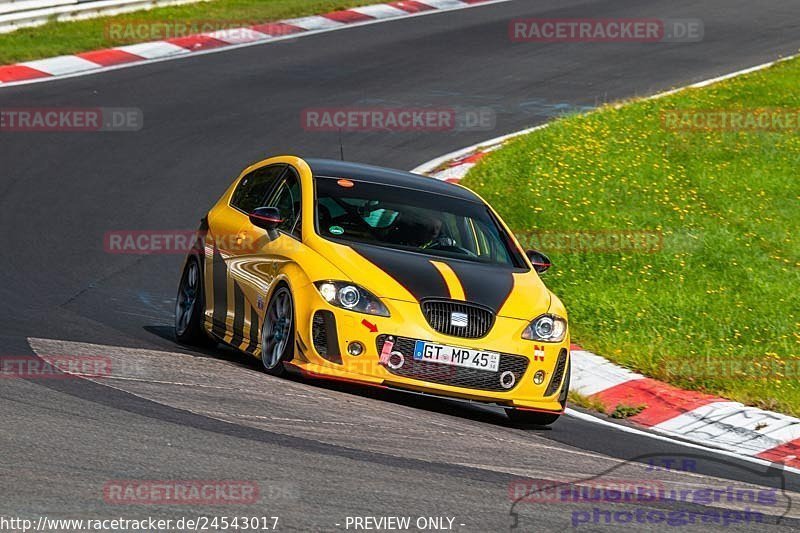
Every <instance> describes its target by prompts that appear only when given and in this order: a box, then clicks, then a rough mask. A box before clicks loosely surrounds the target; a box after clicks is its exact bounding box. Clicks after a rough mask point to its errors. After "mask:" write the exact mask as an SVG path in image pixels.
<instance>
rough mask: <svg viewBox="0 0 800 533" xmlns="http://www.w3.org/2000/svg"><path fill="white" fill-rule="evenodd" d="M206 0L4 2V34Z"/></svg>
mask: <svg viewBox="0 0 800 533" xmlns="http://www.w3.org/2000/svg"><path fill="white" fill-rule="evenodd" d="M201 1H206V0H0V33H8V32H12V31H14V30H17V29H19V28H25V27H29V26H40V25H42V24H46V23H48V22H50V21H54V20H58V21H66V20H80V19H87V18H93V17H101V16H107V15H117V14H119V13H129V12H131V11H139V10H142V9H152V8H154V7H162V6H168V5H177V4H189V3H193V2H201Z"/></svg>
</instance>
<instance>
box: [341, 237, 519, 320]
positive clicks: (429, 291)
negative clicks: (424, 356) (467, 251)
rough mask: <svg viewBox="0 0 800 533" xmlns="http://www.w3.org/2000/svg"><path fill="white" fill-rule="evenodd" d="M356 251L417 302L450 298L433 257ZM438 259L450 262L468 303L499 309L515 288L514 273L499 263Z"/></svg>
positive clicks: (379, 250) (360, 247) (366, 249)
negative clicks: (432, 260)
mask: <svg viewBox="0 0 800 533" xmlns="http://www.w3.org/2000/svg"><path fill="white" fill-rule="evenodd" d="M351 247H352V248H353V250H355V251H356V252H357V253H358V254H360V255H361V256H363V257H364V258H365V259H367V260H368V261H369V262H371V263H372V264H374V265H375V266H377V267H378V268H380V269H381V270H383V271H384V272H386V273H387V274H388V275H389V276H391V277H392V278H393V279H394V280H395V281H397V282H398V283H399V284H400V285H402V286H403V287H405V288H406V289H407V290H408V291H409V292H410V293H411V294H412V295H413V296H414V298H416V299H417V301H419V300H422V299H424V298H450V289H449V288H448V286H447V283H446V282H445V280H444V277H442V273H441V272H439V269H438V268H436V266H435V265H433V263H431V258H430V257H427V256H424V255H420V254H415V253H406V252H400V251H396V250H390V249H387V248H379V247H375V246H368V245H351ZM435 261H438V262H440V263H445V264H446V265H448V266H449V267H450V268H451V269H452V270H453V272H454V273H455V275H456V276H457V277H458V279H459V281H460V282H461V286H462V287H463V289H464V295H465V296H466V301H467V302H473V303H476V304H480V305H483V306H485V307H489V308H490V309H493V310H494V311H495V312H499V311H500V309H501V308H502V307H503V304H504V303H505V301H506V300H507V299H508V297H509V295H510V294H511V291H512V290H513V289H514V272H513V270H512V269H510V268H508V269H507V268H504V267H501V266H497V265H492V266H486V265H481V264H477V263H467V262H463V261H447V260H446V259H444V258H439V257H437V258H436V259H435Z"/></svg>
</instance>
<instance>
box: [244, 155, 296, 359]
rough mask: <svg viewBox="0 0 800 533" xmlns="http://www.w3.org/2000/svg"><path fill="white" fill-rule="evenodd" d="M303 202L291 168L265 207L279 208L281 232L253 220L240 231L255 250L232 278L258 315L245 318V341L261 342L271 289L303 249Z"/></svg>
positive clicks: (294, 173)
mask: <svg viewBox="0 0 800 533" xmlns="http://www.w3.org/2000/svg"><path fill="white" fill-rule="evenodd" d="M301 199H302V190H301V186H300V178H299V176H298V174H297V172H296V171H295V170H294V168H292V167H291V166H288V167H287V169H286V172H285V173H284V174H283V176H282V177H281V179H280V180H279V182H278V184H277V186H276V187H275V188H274V189H273V190H272V192H271V193H270V195H269V198H268V199H267V200H266V201H265V202H264V205H263V206H262V207H276V208H278V209H279V210H280V213H281V218H282V219H283V222H282V223H281V224H280V225H279V226H278V228H277V230H276V231H274V232H271V234H270V233H268V232H267V231H266V230H264V229H262V228H259V227H257V226H255V225H253V224H252V223H250V221H249V220H248V222H247V223H246V224H245V225H244V226H243V227H242V228H241V229H240V233H241V235H242V238H243V240H244V241H245V242H247V243H249V244H251V250H250V253H248V254H245V255H241V256H239V257H238V258H236V260H235V262H234V263H235V264H234V265H233V268H231V276H232V277H233V280H234V283H235V284H236V286H237V287H239V288H241V290H242V293H243V296H244V300H245V302H246V303H248V304H250V305H252V306H253V310H254V311H256V313H247V312H245V313H244V314H243V315H242V317H243V321H242V326H243V333H242V338H243V339H245V340H247V338H252V337H255V338H257V336H258V335H259V334H260V326H261V325H262V324H263V316H264V313H265V308H266V304H267V302H266V301H265V299H266V297H267V295H268V294H269V291H270V287H271V285H272V283H273V281H274V280H275V277H276V276H277V274H278V272H279V271H280V268H281V265H282V264H283V263H285V262H286V261H289V260H290V258H291V257H296V255H297V253H298V251H299V249H300V248H301V247H302V233H301V228H300V220H301V217H300V206H301V205H302V201H301ZM238 325H239V324H238V323H237V326H238ZM237 340H238V337H237ZM233 344H234V345H236V344H235V343H233Z"/></svg>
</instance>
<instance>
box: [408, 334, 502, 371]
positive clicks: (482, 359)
mask: <svg viewBox="0 0 800 533" xmlns="http://www.w3.org/2000/svg"><path fill="white" fill-rule="evenodd" d="M414 359H415V360H417V361H428V362H431V363H441V364H443V365H453V366H463V367H465V368H475V369H478V370H486V371H489V372H497V369H498V367H499V366H500V354H499V353H497V352H484V351H481V350H471V349H470V348H456V347H455V346H445V345H443V344H433V343H431V342H425V341H416V344H415V346H414Z"/></svg>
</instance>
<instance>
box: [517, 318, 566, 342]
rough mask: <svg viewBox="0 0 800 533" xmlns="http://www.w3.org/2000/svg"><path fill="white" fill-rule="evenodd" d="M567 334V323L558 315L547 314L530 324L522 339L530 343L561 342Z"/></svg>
mask: <svg viewBox="0 0 800 533" xmlns="http://www.w3.org/2000/svg"><path fill="white" fill-rule="evenodd" d="M566 334H567V321H566V320H564V319H563V318H561V317H560V316H557V315H550V314H545V315H542V316H540V317H538V318H536V319H535V320H534V321H533V322H531V323H530V324H528V327H527V328H525V331H523V332H522V338H523V339H527V340H529V341H542V342H561V341H563V340H564V337H565V336H566Z"/></svg>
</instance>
